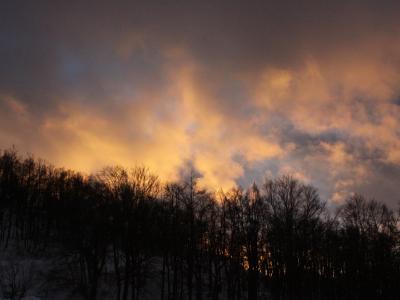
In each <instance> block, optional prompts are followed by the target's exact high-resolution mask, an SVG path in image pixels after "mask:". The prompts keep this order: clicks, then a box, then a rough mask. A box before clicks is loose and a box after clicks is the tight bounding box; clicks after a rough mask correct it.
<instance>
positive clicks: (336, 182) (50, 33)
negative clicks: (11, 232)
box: [0, 0, 400, 205]
mask: <svg viewBox="0 0 400 300" xmlns="http://www.w3.org/2000/svg"><path fill="white" fill-rule="evenodd" d="M12 145H15V146H16V148H17V149H18V151H19V152H20V153H21V154H25V153H33V154H34V155H35V157H41V158H44V159H45V160H46V161H48V162H50V163H53V164H54V165H57V166H63V167H67V168H73V169H77V170H81V171H84V172H96V171H98V170H99V169H101V168H102V167H103V166H105V165H116V164H119V165H124V166H127V167H129V166H134V165H137V164H141V165H145V166H148V167H149V168H150V169H151V170H153V171H154V172H156V173H157V174H158V175H159V176H160V177H161V179H163V180H174V179H177V178H179V176H180V174H182V172H184V170H187V169H189V168H193V169H195V170H196V171H197V172H198V173H199V174H200V175H201V178H200V181H199V183H200V185H201V186H203V187H207V188H210V189H216V188H219V187H222V188H223V189H228V188H230V187H232V186H233V185H235V184H240V185H242V186H243V187H246V186H248V185H249V184H250V183H252V182H253V181H255V182H258V183H260V182H262V181H263V179H264V178H265V177H266V176H270V177H271V176H277V175H280V174H292V175H293V176H295V177H297V178H299V179H301V180H303V181H305V182H308V183H311V184H313V185H315V186H316V187H317V188H318V189H319V191H320V193H321V196H322V197H323V198H324V199H326V200H329V201H331V203H333V204H335V203H336V204H338V203H341V202H342V201H343V200H344V199H345V198H346V197H347V196H349V195H350V194H351V193H352V192H361V193H363V194H365V195H366V196H368V197H375V198H376V199H378V200H380V201H382V202H385V203H387V204H390V205H397V203H398V201H400V1H368V0H364V1H322V0H321V1H232V0H231V1H189V0H187V1H126V2H123V1H108V2H105V1H7V0H6V1H1V3H0V149H6V148H10V147H11V146H12Z"/></svg>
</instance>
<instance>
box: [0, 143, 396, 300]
mask: <svg viewBox="0 0 400 300" xmlns="http://www.w3.org/2000/svg"><path fill="white" fill-rule="evenodd" d="M398 225H399V215H398V213H397V212H394V211H392V210H391V209H389V208H388V207H386V206H385V205H383V204H381V203H380V202H378V201H374V200H371V199H368V198H366V197H364V196H362V195H354V196H351V197H349V198H348V199H347V200H346V201H345V202H344V204H343V205H342V206H341V207H340V209H339V210H338V211H335V212H330V211H328V210H327V208H326V206H325V202H324V201H322V200H321V199H320V197H319V195H318V191H317V190H316V188H314V187H313V186H310V185H307V184H304V183H302V182H299V181H298V180H296V179H294V178H292V177H290V176H282V177H279V178H275V179H266V181H265V183H264V184H263V185H262V186H257V185H253V186H251V187H250V188H248V189H241V188H235V189H232V190H230V191H227V192H222V191H221V192H218V193H216V194H215V193H210V192H208V191H205V190H202V189H199V188H198V186H197V185H196V178H195V177H194V176H189V178H187V179H185V180H182V181H181V182H175V183H168V184H161V183H160V182H159V180H158V179H157V177H156V176H155V175H153V174H151V173H150V172H149V171H148V170H147V169H146V168H141V167H138V168H133V169H130V170H127V169H124V168H121V167H107V168H104V169H103V170H102V171H101V172H99V173H98V174H95V175H90V176H86V175H83V174H80V173H78V172H74V171H70V170H64V169H60V168H55V167H53V166H51V165H49V164H47V163H45V162H43V161H41V160H36V159H33V158H32V157H29V156H28V157H21V156H19V155H18V154H17V152H16V151H15V150H13V149H11V150H6V151H3V152H2V153H1V156H0V247H1V251H3V252H5V251H9V250H10V249H11V250H12V251H13V252H15V253H19V254H20V253H23V255H24V257H26V258H29V257H36V258H37V257H42V258H45V259H47V260H49V261H51V266H50V267H46V272H43V274H42V275H41V276H43V278H45V280H44V281H45V282H46V284H45V285H46V288H47V289H49V286H51V287H52V288H54V289H66V290H69V291H71V295H76V296H77V297H78V296H79V297H84V298H86V299H90V300H93V299H99V298H107V299H116V300H121V299H123V300H127V299H130V300H137V299H162V300H172V299H189V300H190V299H195V300H201V299H212V300H219V299H232V300H239V299H248V300H255V299H352V300H355V299H399V298H400V296H399V295H400V284H399V279H400V253H399V246H400V239H399V231H398V228H399V226H398ZM0 268H2V270H0V274H1V287H2V290H3V293H5V292H7V293H8V297H9V298H13V299H18V297H19V295H21V294H23V293H24V292H25V291H24V289H26V286H23V285H22V284H17V283H18V282H19V281H18V280H19V279H18V278H17V277H18V272H20V270H19V269H18V268H19V267H18V264H17V265H14V266H4V265H1V266H0ZM25 273H26V272H25ZM25 275H26V274H25ZM13 281H14V283H13ZM27 281H29V280H27Z"/></svg>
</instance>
